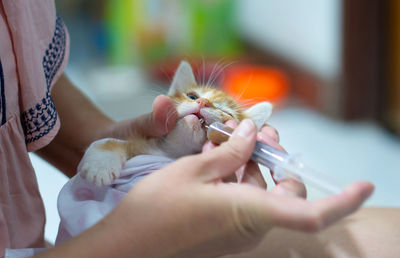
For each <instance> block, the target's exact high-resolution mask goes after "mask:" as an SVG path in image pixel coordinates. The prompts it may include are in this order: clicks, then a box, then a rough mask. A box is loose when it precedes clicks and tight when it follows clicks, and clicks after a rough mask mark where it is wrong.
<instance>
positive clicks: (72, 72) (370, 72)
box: [32, 0, 400, 241]
mask: <svg viewBox="0 0 400 258" xmlns="http://www.w3.org/2000/svg"><path fill="white" fill-rule="evenodd" d="M56 3H57V7H58V13H59V14H60V15H61V16H62V18H63V19H64V22H65V23H66V25H67V27H68V29H69V33H70V37H71V52H70V61H69V65H68V67H67V74H68V75H69V76H70V78H71V79H72V81H73V82H74V83H75V84H76V85H77V86H78V87H79V88H80V89H81V90H82V91H83V92H84V93H85V94H87V95H88V96H89V98H91V99H92V100H93V101H94V103H95V104H96V105H98V106H99V107H100V108H101V109H102V110H103V111H104V112H105V113H107V114H108V115H110V116H111V117H113V118H114V119H116V120H122V119H127V118H130V117H134V116H137V115H139V114H143V113H145V112H149V111H151V105H152V101H153V100H154V98H155V96H157V95H158V94H165V93H166V91H167V89H168V86H169V83H170V82H171V80H172V76H173V72H174V71H175V69H176V67H177V65H178V64H179V62H180V60H182V59H184V60H187V61H189V62H190V63H191V64H192V66H193V69H194V71H195V73H196V76H197V79H198V80H199V81H200V82H203V83H207V82H208V83H213V84H214V85H215V86H216V87H221V88H222V89H224V90H226V91H228V92H229V93H230V94H232V95H234V96H236V97H237V98H238V100H239V101H240V102H241V103H242V104H243V105H244V106H246V105H251V104H253V103H255V102H258V101H264V100H268V101H271V102H273V103H274V104H275V106H276V109H275V112H274V114H273V115H272V118H271V120H270V124H271V125H272V126H273V127H275V128H277V129H278V131H279V133H280V138H281V143H282V145H283V146H284V147H285V148H286V149H287V151H288V152H290V153H299V154H301V156H302V158H303V159H304V160H305V161H306V162H307V163H309V164H310V165H311V166H312V167H315V168H316V169H319V170H321V171H324V172H325V173H327V174H330V176H331V177H333V178H335V179H337V180H338V181H341V182H342V183H343V184H346V183H350V182H352V181H355V180H360V179H363V180H369V181H372V182H374V183H375V185H376V191H375V194H374V195H373V196H372V197H371V199H370V200H369V201H368V202H367V203H366V205H369V206H389V207H400V200H399V197H400V188H399V187H398V186H399V183H400V161H399V158H400V141H399V138H398V137H399V135H400V73H399V71H398V70H399V68H400V3H399V1H396V0H371V1H362V0H352V1H340V0H309V1H302V0H280V1H273V0H197V1H195V0H112V1H111V0H96V1H94V0H57V1H56ZM32 160H33V163H34V166H35V167H36V169H37V171H38V179H39V184H40V189H41V191H42V193H43V196H44V201H45V205H46V212H47V213H48V223H47V225H46V237H47V238H48V239H49V240H50V241H52V239H53V237H54V236H55V234H56V232H57V225H58V217H57V216H58V215H57V211H56V198H57V194H58V191H59V190H60V188H61V187H62V185H63V184H64V183H65V182H66V181H67V178H65V177H64V176H63V175H61V174H60V173H53V172H54V170H55V169H54V168H52V167H50V166H49V165H48V164H46V163H44V162H43V161H41V160H40V159H39V158H37V157H36V156H34V155H32ZM264 172H265V173H266V171H264ZM266 178H267V181H268V182H269V184H271V185H273V183H272V182H271V180H270V179H269V178H268V176H267V175H266ZM50 182H51V183H50ZM323 196H324V195H323V193H321V192H319V191H318V190H315V189H313V188H309V198H310V199H318V198H321V197H323Z"/></svg>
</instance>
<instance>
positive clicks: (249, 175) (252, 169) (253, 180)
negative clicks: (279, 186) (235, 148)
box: [241, 161, 267, 189]
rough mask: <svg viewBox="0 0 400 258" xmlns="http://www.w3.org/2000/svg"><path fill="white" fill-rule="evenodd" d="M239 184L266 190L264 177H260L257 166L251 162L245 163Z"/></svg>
mask: <svg viewBox="0 0 400 258" xmlns="http://www.w3.org/2000/svg"><path fill="white" fill-rule="evenodd" d="M241 182H242V183H245V184H251V185H253V186H257V187H261V188H263V189H267V183H266V182H265V179H264V176H263V175H262V173H261V171H260V168H259V166H258V164H257V163H255V162H253V161H250V162H249V163H247V165H246V169H245V171H244V173H243V176H242V178H241Z"/></svg>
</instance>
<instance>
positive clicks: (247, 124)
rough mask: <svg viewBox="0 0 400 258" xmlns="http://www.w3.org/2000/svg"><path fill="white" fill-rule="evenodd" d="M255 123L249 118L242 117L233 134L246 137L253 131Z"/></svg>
mask: <svg viewBox="0 0 400 258" xmlns="http://www.w3.org/2000/svg"><path fill="white" fill-rule="evenodd" d="M254 128H255V125H254V123H253V121H251V120H250V119H244V120H243V121H242V122H241V123H240V124H239V126H238V127H237V128H236V130H235V135H238V136H241V137H248V136H250V135H251V134H252V133H253V131H254Z"/></svg>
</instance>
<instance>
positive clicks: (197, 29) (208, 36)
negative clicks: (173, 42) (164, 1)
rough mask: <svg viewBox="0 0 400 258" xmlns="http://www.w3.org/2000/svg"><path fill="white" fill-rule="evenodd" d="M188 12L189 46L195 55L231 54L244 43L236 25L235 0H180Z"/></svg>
mask: <svg viewBox="0 0 400 258" xmlns="http://www.w3.org/2000/svg"><path fill="white" fill-rule="evenodd" d="M181 2H182V4H184V5H186V6H187V8H185V9H186V10H188V13H189V16H188V17H189V21H188V23H189V32H190V41H189V45H188V50H189V51H190V52H191V53H193V54H196V55H206V56H212V57H217V58H218V57H232V56H237V55H238V54H240V52H241V50H242V47H241V44H240V41H239V37H238V34H237V29H236V22H235V14H236V9H235V7H236V5H235V3H236V2H235V1H232V0H214V1H213V0H202V1H196V0H181Z"/></svg>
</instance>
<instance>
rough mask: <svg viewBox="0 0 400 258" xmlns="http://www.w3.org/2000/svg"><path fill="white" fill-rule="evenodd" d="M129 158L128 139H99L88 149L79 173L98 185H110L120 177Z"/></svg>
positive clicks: (79, 167)
mask: <svg viewBox="0 0 400 258" xmlns="http://www.w3.org/2000/svg"><path fill="white" fill-rule="evenodd" d="M127 159H128V154H127V142H126V141H122V140H118V139H112V138H107V139H102V140H98V141H95V142H93V143H92V144H91V145H90V146H89V148H88V149H87V150H86V152H85V155H84V156H83V158H82V160H81V162H80V164H79V166H78V173H81V175H83V177H85V178H86V180H87V181H89V182H92V183H94V184H96V185H98V186H101V185H110V184H112V182H113V181H114V180H115V179H117V178H118V177H119V175H120V172H121V169H122V166H123V165H124V164H125V162H126V160H127Z"/></svg>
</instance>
